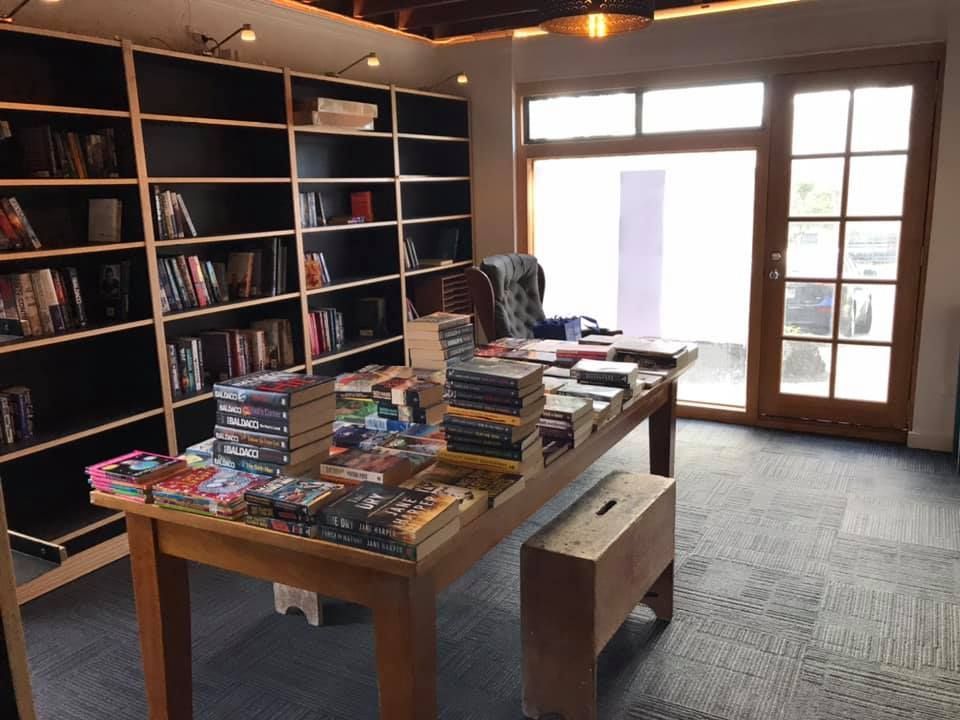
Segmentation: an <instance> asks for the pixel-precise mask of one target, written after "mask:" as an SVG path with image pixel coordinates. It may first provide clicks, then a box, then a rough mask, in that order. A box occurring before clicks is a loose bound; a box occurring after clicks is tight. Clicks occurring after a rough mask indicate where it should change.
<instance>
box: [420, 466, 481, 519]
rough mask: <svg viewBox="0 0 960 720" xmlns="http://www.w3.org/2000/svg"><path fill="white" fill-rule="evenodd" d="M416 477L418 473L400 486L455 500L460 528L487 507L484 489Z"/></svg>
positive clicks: (478, 515)
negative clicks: (445, 483)
mask: <svg viewBox="0 0 960 720" xmlns="http://www.w3.org/2000/svg"><path fill="white" fill-rule="evenodd" d="M418 477H419V476H418V475H415V476H414V477H412V478H410V479H409V480H407V482H405V483H404V484H403V485H402V486H401V487H405V488H409V489H411V490H416V491H417V492H423V493H430V494H433V495H447V496H449V497H452V498H454V499H455V500H456V501H457V505H458V509H459V514H460V527H461V528H462V527H464V526H465V525H468V524H469V523H471V522H473V521H474V520H476V519H477V518H478V517H480V515H482V514H483V513H485V512H486V511H487V509H488V508H489V505H490V498H489V496H488V495H487V492H486V491H485V490H479V489H478V490H473V489H470V488H462V487H457V486H456V485H443V484H441V483H434V482H430V481H428V480H418V479H417V478H418Z"/></svg>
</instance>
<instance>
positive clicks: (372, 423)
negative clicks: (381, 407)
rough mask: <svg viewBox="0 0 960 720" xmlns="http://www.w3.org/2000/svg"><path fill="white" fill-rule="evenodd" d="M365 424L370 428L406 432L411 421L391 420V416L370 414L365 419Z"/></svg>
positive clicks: (381, 430)
mask: <svg viewBox="0 0 960 720" xmlns="http://www.w3.org/2000/svg"><path fill="white" fill-rule="evenodd" d="M363 425H364V427H366V428H367V429H368V430H379V431H380V432H404V431H406V430H409V429H410V423H408V422H403V421H401V420H391V419H390V418H382V417H377V416H375V415H368V416H367V417H365V418H364V419H363Z"/></svg>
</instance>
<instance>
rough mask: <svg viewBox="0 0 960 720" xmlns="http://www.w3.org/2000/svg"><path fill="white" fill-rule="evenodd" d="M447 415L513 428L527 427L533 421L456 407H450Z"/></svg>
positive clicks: (526, 418)
mask: <svg viewBox="0 0 960 720" xmlns="http://www.w3.org/2000/svg"><path fill="white" fill-rule="evenodd" d="M447 414H448V415H456V416H457V417H462V418H467V419H469V420H484V421H486V422H494V423H500V424H501V425H510V426H511V427H519V426H520V425H527V424H528V423H529V422H530V420H531V418H530V417H529V416H528V417H515V416H513V415H503V414H501V413H495V412H490V411H488V410H471V409H470V408H465V407H459V406H456V405H450V406H449V407H448V408H447Z"/></svg>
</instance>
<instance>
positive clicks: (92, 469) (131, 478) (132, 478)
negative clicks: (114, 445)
mask: <svg viewBox="0 0 960 720" xmlns="http://www.w3.org/2000/svg"><path fill="white" fill-rule="evenodd" d="M185 467H186V463H185V462H184V461H183V460H181V459H179V458H174V457H168V456H166V455H159V454H157V453H149V452H144V451H143V450H134V451H133V452H130V453H127V454H126V455H121V456H119V457H116V458H113V459H111V460H104V461H103V462H100V463H97V464H95V465H91V466H89V467H88V468H87V469H86V472H87V474H88V475H98V476H102V477H106V478H109V479H111V480H117V481H119V482H122V483H128V484H132V485H145V484H148V483H150V484H152V483H155V482H158V481H159V480H161V479H163V478H166V477H169V476H170V475H173V474H174V473H176V472H179V471H180V470H182V469H184V468H185Z"/></svg>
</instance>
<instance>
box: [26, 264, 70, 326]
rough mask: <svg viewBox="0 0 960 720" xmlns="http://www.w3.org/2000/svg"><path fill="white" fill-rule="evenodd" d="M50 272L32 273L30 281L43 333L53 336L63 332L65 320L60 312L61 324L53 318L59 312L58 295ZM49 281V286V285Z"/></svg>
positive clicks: (39, 271) (38, 271)
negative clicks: (49, 274) (49, 275)
mask: <svg viewBox="0 0 960 720" xmlns="http://www.w3.org/2000/svg"><path fill="white" fill-rule="evenodd" d="M49 272H50V271H49V270H37V271H35V272H32V273H30V281H31V283H32V284H33V296H34V298H36V302H37V310H38V311H39V313H40V323H41V325H42V326H43V332H44V333H46V334H48V335H53V334H54V333H56V332H62V331H63V318H61V317H59V315H60V313H59V311H57V312H56V315H57V316H58V320H59V322H57V321H55V320H54V317H53V316H54V312H55V311H56V310H57V293H56V290H54V288H53V277H52V276H51V277H49V278H48V273H49ZM48 279H49V285H48V284H47V282H48Z"/></svg>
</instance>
